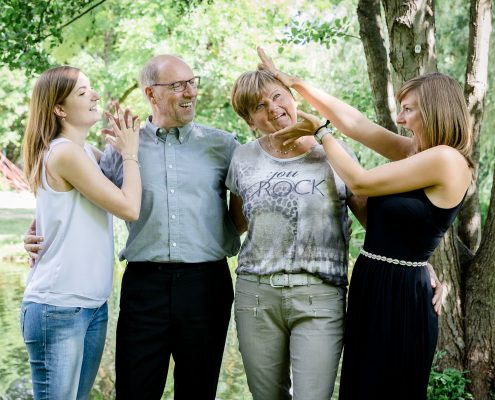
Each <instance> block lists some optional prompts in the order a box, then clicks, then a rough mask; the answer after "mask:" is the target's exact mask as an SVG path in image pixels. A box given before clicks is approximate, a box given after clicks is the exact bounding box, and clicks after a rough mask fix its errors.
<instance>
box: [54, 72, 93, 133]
mask: <svg viewBox="0 0 495 400" xmlns="http://www.w3.org/2000/svg"><path fill="white" fill-rule="evenodd" d="M99 99H100V96H99V95H98V93H96V92H95V91H94V90H93V89H92V88H91V84H90V82H89V79H88V77H87V76H86V75H84V74H83V73H82V72H79V76H78V78H77V82H76V84H75V86H74V88H73V89H72V91H71V92H70V94H69V95H68V96H67V97H66V98H65V99H64V101H63V102H62V104H58V105H57V106H55V111H56V114H57V115H59V116H60V117H64V118H65V123H66V124H68V125H72V126H76V127H82V128H90V127H91V126H93V125H94V124H95V123H96V122H98V121H99V120H100V118H101V117H100V113H99V111H98V108H97V102H98V100H99Z"/></svg>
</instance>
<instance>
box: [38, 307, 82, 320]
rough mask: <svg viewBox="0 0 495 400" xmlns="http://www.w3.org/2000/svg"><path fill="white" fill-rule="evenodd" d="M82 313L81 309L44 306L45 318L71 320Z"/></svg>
mask: <svg viewBox="0 0 495 400" xmlns="http://www.w3.org/2000/svg"><path fill="white" fill-rule="evenodd" d="M81 311H82V307H59V306H51V305H47V306H46V317H47V318H53V319H71V318H74V317H76V316H77V315H78V314H79V313H80V312H81Z"/></svg>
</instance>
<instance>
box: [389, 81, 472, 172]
mask: <svg viewBox="0 0 495 400" xmlns="http://www.w3.org/2000/svg"><path fill="white" fill-rule="evenodd" d="M412 91H413V92H414V93H415V94H416V97H417V105H418V109H419V111H420V114H421V120H422V134H421V140H420V144H419V146H420V148H419V149H418V150H419V151H422V150H426V149H428V148H430V147H434V146H438V145H447V146H450V147H453V148H455V149H457V150H458V151H459V152H460V153H461V154H462V155H463V156H464V157H465V158H466V160H467V161H468V163H469V165H470V167H473V165H474V164H473V162H472V159H471V151H472V145H473V143H472V141H473V138H472V136H473V135H472V128H471V118H470V116H469V111H468V109H467V105H466V100H465V99H464V94H463V92H462V89H461V87H460V85H459V83H458V82H457V81H456V80H454V79H452V78H451V77H449V76H447V75H445V74H441V73H438V72H436V73H432V74H425V75H421V76H419V77H417V78H413V79H410V80H408V81H407V82H405V83H404V84H403V85H402V87H401V88H400V89H399V90H398V92H397V100H398V101H399V102H401V101H402V99H403V98H404V97H405V96H406V95H407V94H408V93H410V92H412Z"/></svg>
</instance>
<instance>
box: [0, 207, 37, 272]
mask: <svg viewBox="0 0 495 400" xmlns="http://www.w3.org/2000/svg"><path fill="white" fill-rule="evenodd" d="M33 218H34V210H30V209H14V208H1V209H0V221H1V224H0V249H2V251H1V253H0V254H1V260H2V261H7V262H9V263H16V264H17V263H25V262H26V260H27V255H26V252H25V251H24V247H23V236H24V233H25V232H26V230H27V228H28V227H29V225H30V224H31V221H32V220H33Z"/></svg>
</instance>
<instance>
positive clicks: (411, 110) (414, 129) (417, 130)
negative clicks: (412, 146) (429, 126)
mask: <svg viewBox="0 0 495 400" xmlns="http://www.w3.org/2000/svg"><path fill="white" fill-rule="evenodd" d="M400 107H401V111H400V113H399V115H397V118H396V122H397V124H399V125H402V126H403V127H404V129H406V130H408V131H410V132H411V133H412V134H413V135H414V138H415V140H416V141H418V143H419V141H420V140H421V134H422V131H423V120H422V118H421V111H420V109H419V106H418V99H417V94H416V91H415V90H411V91H409V92H408V93H407V94H406V95H404V97H403V98H402V100H401V102H400Z"/></svg>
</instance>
